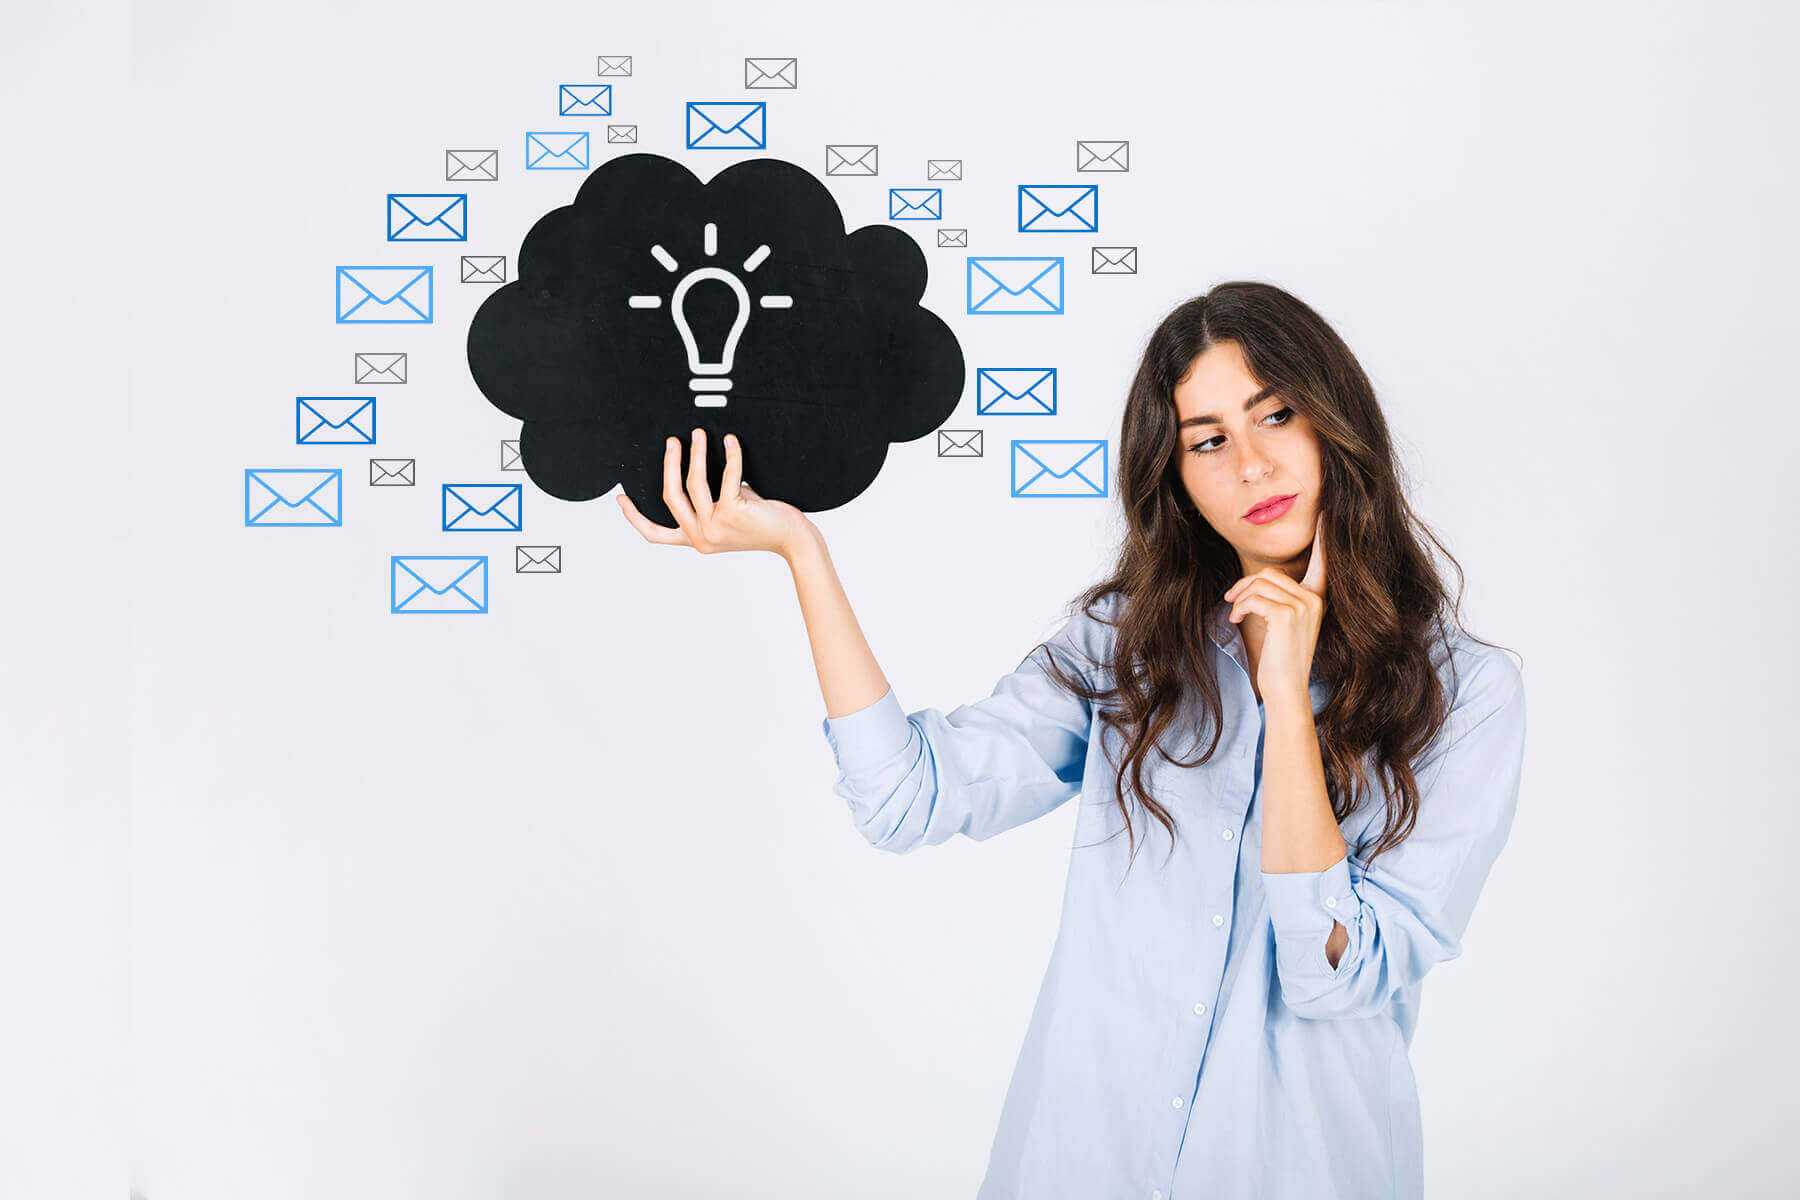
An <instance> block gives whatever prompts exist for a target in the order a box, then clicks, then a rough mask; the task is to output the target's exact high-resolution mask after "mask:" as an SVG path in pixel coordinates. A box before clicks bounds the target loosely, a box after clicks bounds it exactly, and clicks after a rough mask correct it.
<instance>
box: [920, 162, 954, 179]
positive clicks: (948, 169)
mask: <svg viewBox="0 0 1800 1200" xmlns="http://www.w3.org/2000/svg"><path fill="white" fill-rule="evenodd" d="M925 178H927V179H961V178H962V159H960V158H928V159H926V160H925Z"/></svg>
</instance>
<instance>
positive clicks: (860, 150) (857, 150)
mask: <svg viewBox="0 0 1800 1200" xmlns="http://www.w3.org/2000/svg"><path fill="white" fill-rule="evenodd" d="M826 149H827V150H830V151H831V153H832V154H833V155H834V156H835V157H837V158H840V159H842V160H843V161H844V162H845V163H847V164H849V165H851V166H861V165H862V161H863V160H864V159H865V158H868V157H869V155H871V154H873V153H875V147H874V146H827V147H826Z"/></svg>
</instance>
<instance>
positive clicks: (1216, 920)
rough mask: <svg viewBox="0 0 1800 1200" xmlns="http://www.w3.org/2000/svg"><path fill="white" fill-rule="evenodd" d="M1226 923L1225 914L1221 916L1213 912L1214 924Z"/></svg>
mask: <svg viewBox="0 0 1800 1200" xmlns="http://www.w3.org/2000/svg"><path fill="white" fill-rule="evenodd" d="M1224 923H1225V918H1224V917H1223V916H1221V915H1220V914H1218V913H1214V914H1213V924H1214V925H1223V924H1224Z"/></svg>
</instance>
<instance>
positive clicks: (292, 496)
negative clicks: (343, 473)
mask: <svg viewBox="0 0 1800 1200" xmlns="http://www.w3.org/2000/svg"><path fill="white" fill-rule="evenodd" d="M250 478H251V479H253V480H255V481H256V482H257V483H258V484H260V485H261V486H262V487H264V488H266V489H268V491H269V492H270V493H272V494H273V495H274V496H275V497H276V498H277V499H278V500H280V501H281V502H282V503H283V504H285V505H287V506H288V507H289V508H298V507H299V506H300V505H302V504H305V503H306V502H307V501H309V500H313V499H315V498H316V499H318V500H325V499H326V497H325V496H322V495H319V493H320V492H322V491H323V490H325V489H326V488H328V487H330V486H331V485H332V484H333V483H336V482H337V480H338V473H337V472H336V471H253V472H251V475H250Z"/></svg>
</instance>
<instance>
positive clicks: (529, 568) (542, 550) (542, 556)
mask: <svg viewBox="0 0 1800 1200" xmlns="http://www.w3.org/2000/svg"><path fill="white" fill-rule="evenodd" d="M513 549H514V551H515V552H516V558H515V560H514V565H513V570H514V571H515V572H516V573H517V574H520V575H561V574H562V547H561V546H515V547H513Z"/></svg>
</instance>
